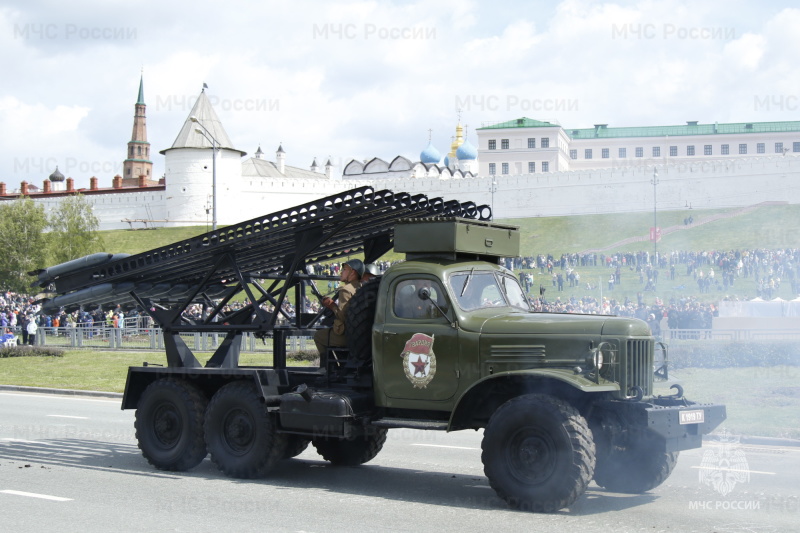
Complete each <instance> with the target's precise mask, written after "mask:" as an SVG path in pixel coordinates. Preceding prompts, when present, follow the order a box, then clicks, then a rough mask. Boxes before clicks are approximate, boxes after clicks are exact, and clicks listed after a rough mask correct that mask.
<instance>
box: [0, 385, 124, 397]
mask: <svg viewBox="0 0 800 533" xmlns="http://www.w3.org/2000/svg"><path fill="white" fill-rule="evenodd" d="M0 391H13V392H36V393H40V394H53V395H63V396H88V397H90V398H115V399H116V398H122V393H120V392H105V391H92V390H73V389H49V388H45V387H24V386H22V385H0Z"/></svg>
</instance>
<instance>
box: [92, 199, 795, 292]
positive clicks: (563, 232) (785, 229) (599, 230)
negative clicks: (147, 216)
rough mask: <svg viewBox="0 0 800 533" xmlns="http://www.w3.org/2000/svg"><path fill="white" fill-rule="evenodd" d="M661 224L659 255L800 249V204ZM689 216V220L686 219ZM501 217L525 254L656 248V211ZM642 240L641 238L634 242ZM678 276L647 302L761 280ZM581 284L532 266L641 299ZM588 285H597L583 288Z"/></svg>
mask: <svg viewBox="0 0 800 533" xmlns="http://www.w3.org/2000/svg"><path fill="white" fill-rule="evenodd" d="M657 216H658V225H659V227H661V228H662V232H663V238H662V240H661V242H659V243H658V250H659V252H660V253H668V252H670V251H673V250H688V251H701V250H735V249H753V248H762V249H778V248H800V233H798V228H800V205H786V204H783V205H776V204H764V205H759V206H753V207H751V208H746V209H740V208H735V209H715V210H700V209H686V210H681V211H665V212H659V213H658V214H657ZM689 217H692V218H693V220H694V222H693V223H692V224H690V225H686V224H684V221H685V220H686V219H688V218H689ZM498 222H501V223H506V224H512V225H515V226H519V227H520V231H521V233H522V244H521V248H522V255H523V256H527V255H536V254H540V253H543V254H552V255H553V256H555V257H560V256H561V254H562V253H574V252H583V251H589V250H595V251H597V253H598V254H600V253H606V254H608V253H612V252H618V251H622V252H628V251H633V252H635V251H640V250H648V251H650V252H652V251H653V248H654V247H653V243H652V242H650V241H649V238H648V235H649V229H650V227H651V226H652V225H653V214H652V213H632V214H627V213H626V214H623V213H620V214H610V215H582V216H572V217H547V218H524V219H504V220H498ZM209 229H210V228H207V227H205V226H195V227H185V228H160V229H151V230H117V231H105V232H101V236H102V238H103V241H104V245H105V248H104V250H103V251H106V252H111V253H120V252H125V253H131V254H135V253H140V252H144V251H146V250H150V249H153V248H157V247H160V246H164V245H167V244H171V243H173V242H176V241H180V240H183V239H187V238H189V237H193V236H195V235H199V234H202V233H206V232H207V231H209ZM632 238H640V239H642V240H640V241H638V242H625V243H624V244H619V243H621V242H623V241H630V240H631V239H632ZM386 258H387V259H389V260H395V259H400V258H401V255H400V254H393V253H392V254H389V255H388V256H387V257H386ZM677 270H678V278H677V279H676V280H675V281H674V282H670V281H669V280H668V279H667V275H666V273H665V272H662V276H661V278H660V281H659V286H658V290H657V291H656V292H655V293H647V294H646V295H645V300H646V301H647V302H648V303H649V302H651V301H652V299H653V298H654V297H655V296H659V297H660V298H662V299H663V300H665V301H669V299H670V298H672V297H676V298H680V297H686V296H694V297H697V298H698V299H699V300H700V301H708V302H714V301H718V300H720V299H722V298H723V297H725V296H734V295H735V296H737V297H739V298H748V299H749V298H753V297H755V296H756V295H757V294H756V285H755V282H754V281H753V280H752V279H747V280H740V281H739V282H737V284H736V285H735V286H734V287H732V288H730V289H729V290H728V292H727V293H723V292H722V291H720V290H712V292H711V293H706V294H701V293H700V292H699V290H698V288H697V284H696V282H695V280H694V278H693V276H687V275H686V270H685V267H683V268H678V269H677ZM578 271H579V272H580V274H581V286H580V287H572V288H570V287H567V286H566V285H567V284H566V283H565V287H564V289H565V290H564V292H561V293H557V292H556V290H555V288H554V287H552V283H551V279H550V277H549V276H547V275H546V274H545V275H544V276H542V275H540V274H539V272H538V270H535V271H531V272H532V273H533V275H534V285H535V287H538V286H539V285H540V284H541V285H543V286H545V287H546V288H547V292H546V296H547V298H548V299H555V298H556V297H561V298H562V300H563V299H566V298H569V297H571V296H575V297H577V298H580V297H583V296H594V297H599V296H600V295H601V292H602V296H606V297H609V296H613V297H614V298H617V299H624V298H625V297H628V298H631V299H633V300H635V299H636V295H637V293H638V292H640V291H642V289H643V287H642V285H640V283H639V277H638V275H637V274H636V273H635V272H631V271H628V272H625V273H623V275H622V283H621V284H620V285H619V286H617V287H616V288H615V290H614V292H613V293H612V294H609V293H608V291H607V290H606V289H607V285H606V280H607V279H608V276H609V274H610V271H609V270H608V269H606V268H604V267H601V266H598V267H585V268H584V267H582V268H579V269H578ZM783 281H784V283H782V284H781V286H780V288H779V289H778V291H777V294H776V296H780V297H782V298H784V299H792V298H795V297H796V296H797V295H796V294H792V293H791V288H790V285H789V283H788V280H783ZM586 283H589V284H590V285H592V286H593V288H592V289H587V288H586Z"/></svg>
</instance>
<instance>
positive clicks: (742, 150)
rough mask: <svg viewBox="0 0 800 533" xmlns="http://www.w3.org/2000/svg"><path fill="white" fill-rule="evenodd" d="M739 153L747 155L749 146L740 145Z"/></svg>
mask: <svg viewBox="0 0 800 533" xmlns="http://www.w3.org/2000/svg"><path fill="white" fill-rule="evenodd" d="M739 153H740V154H746V153H747V145H746V144H740V145H739Z"/></svg>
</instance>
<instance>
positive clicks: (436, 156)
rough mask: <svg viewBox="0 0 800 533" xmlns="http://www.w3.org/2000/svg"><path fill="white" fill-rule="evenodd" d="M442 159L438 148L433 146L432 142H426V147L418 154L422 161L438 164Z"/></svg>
mask: <svg viewBox="0 0 800 533" xmlns="http://www.w3.org/2000/svg"><path fill="white" fill-rule="evenodd" d="M441 159H442V154H440V153H439V150H437V149H436V147H435V146H433V143H428V147H427V148H425V149H424V150H423V151H422V152H421V153H420V154H419V160H420V161H422V162H423V163H435V164H438V163H439V161H441Z"/></svg>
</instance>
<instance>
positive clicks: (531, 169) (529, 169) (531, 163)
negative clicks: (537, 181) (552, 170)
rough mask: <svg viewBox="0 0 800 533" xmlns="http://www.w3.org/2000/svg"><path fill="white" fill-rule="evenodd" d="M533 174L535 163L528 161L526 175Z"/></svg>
mask: <svg viewBox="0 0 800 533" xmlns="http://www.w3.org/2000/svg"><path fill="white" fill-rule="evenodd" d="M534 172H536V163H534V162H533V161H529V162H528V174H533V173H534Z"/></svg>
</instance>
